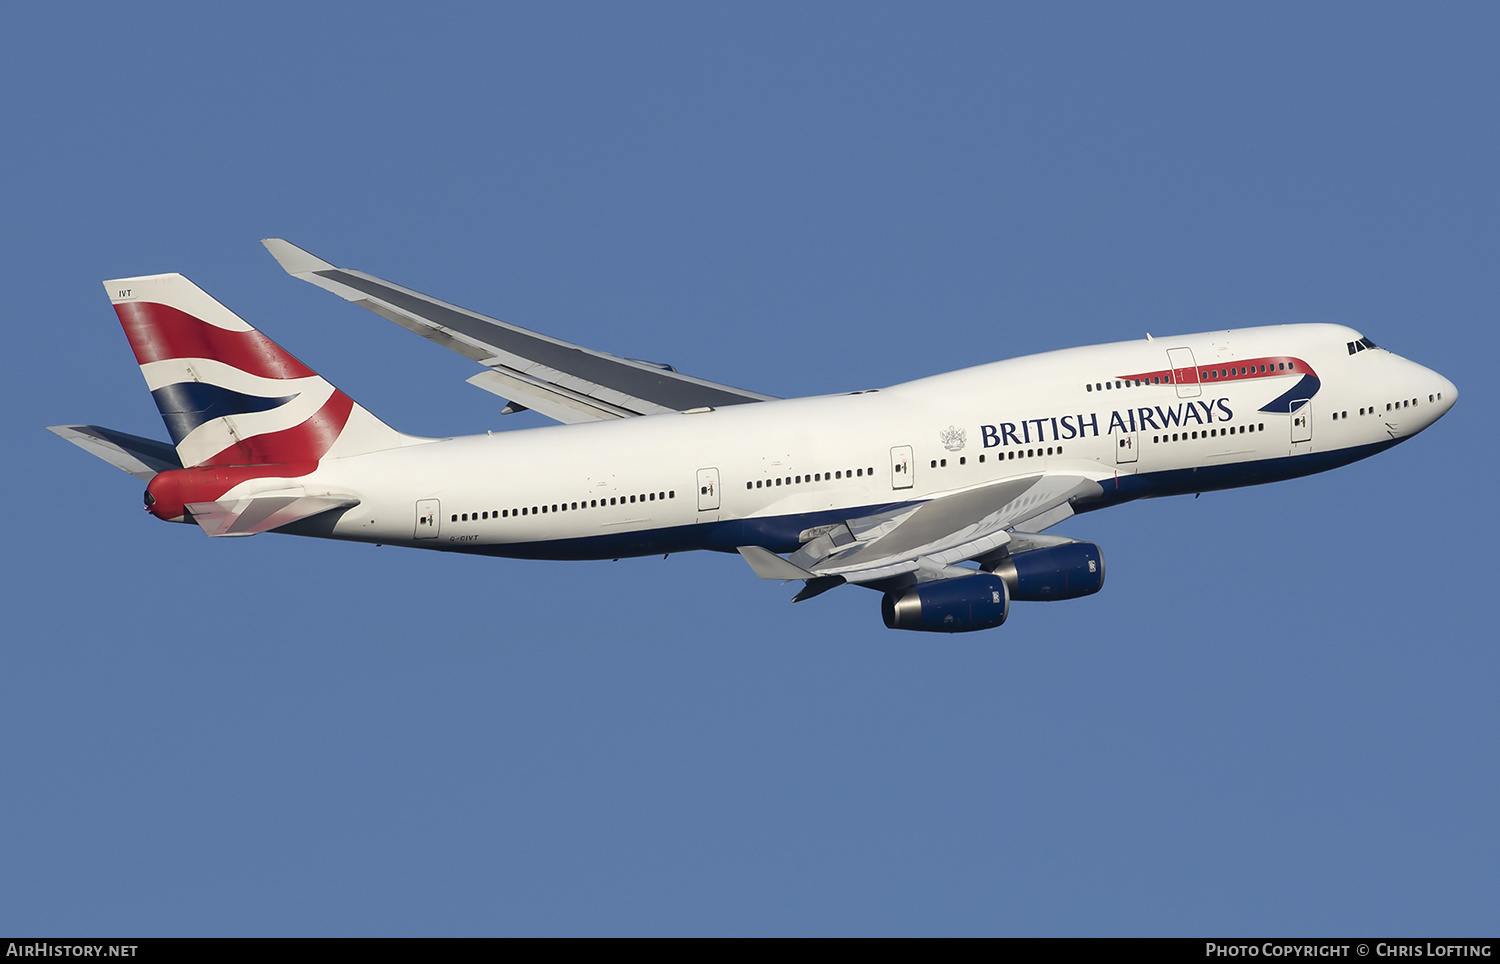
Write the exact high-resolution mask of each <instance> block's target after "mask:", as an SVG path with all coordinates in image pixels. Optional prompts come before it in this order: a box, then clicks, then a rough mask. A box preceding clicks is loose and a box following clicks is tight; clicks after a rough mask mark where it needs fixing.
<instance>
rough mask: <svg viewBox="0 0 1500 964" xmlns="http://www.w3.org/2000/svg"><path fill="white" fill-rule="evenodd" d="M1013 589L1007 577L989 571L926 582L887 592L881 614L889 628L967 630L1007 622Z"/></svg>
mask: <svg viewBox="0 0 1500 964" xmlns="http://www.w3.org/2000/svg"><path fill="white" fill-rule="evenodd" d="M1009 612H1010V593H1009V591H1008V590H1007V589H1006V588H1005V580H1003V579H1001V578H1000V577H999V576H992V575H990V574H989V573H983V572H982V573H979V574H978V575H974V576H964V577H962V578H960V579H943V580H940V581H938V582H924V583H921V584H920V585H916V586H913V587H912V588H910V589H898V590H894V591H892V592H888V593H886V594H885V598H884V599H882V600H881V601H880V614H881V616H883V617H885V625H886V628H887V629H914V630H917V631H918V632H924V633H968V632H973V631H974V630H976V629H990V628H992V627H995V626H998V625H1000V624H1001V623H1003V622H1005V617H1006V615H1007V614H1008V613H1009Z"/></svg>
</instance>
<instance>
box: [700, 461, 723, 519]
mask: <svg viewBox="0 0 1500 964" xmlns="http://www.w3.org/2000/svg"><path fill="white" fill-rule="evenodd" d="M718 507H719V470H718V469H699V470H698V511H699V512H704V511H707V510H710V509H717V508H718Z"/></svg>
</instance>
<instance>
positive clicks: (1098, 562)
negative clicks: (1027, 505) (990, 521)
mask: <svg viewBox="0 0 1500 964" xmlns="http://www.w3.org/2000/svg"><path fill="white" fill-rule="evenodd" d="M990 571H991V572H993V573H994V574H995V575H996V576H999V577H1000V578H1001V579H1003V580H1004V581H1005V585H1006V588H1008V589H1009V590H1010V598H1012V599H1017V600H1020V601H1022V602H1052V601H1055V600H1058V599H1077V598H1078V597H1080V596H1092V595H1093V594H1094V593H1096V592H1098V591H1099V590H1100V589H1102V588H1103V587H1104V553H1103V552H1101V551H1100V549H1099V547H1098V546H1097V545H1095V544H1094V543H1092V542H1069V543H1067V544H1066V545H1061V546H1048V547H1047V548H1045V549H1032V550H1030V551H1028V552H1018V553H1016V554H1015V555H1013V556H1006V557H1005V558H1004V559H1002V560H1000V562H999V564H997V565H996V566H995V568H993V569H991V570H990Z"/></svg>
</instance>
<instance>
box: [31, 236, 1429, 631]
mask: <svg viewBox="0 0 1500 964" xmlns="http://www.w3.org/2000/svg"><path fill="white" fill-rule="evenodd" d="M264 243H265V245H266V247H267V248H268V249H269V250H270V252H271V254H272V255H274V256H275V257H276V259H277V261H279V262H280V263H281V265H282V267H283V268H285V269H286V270H287V272H288V273H290V274H291V275H293V276H294V277H297V278H301V279H303V280H304V281H308V282H311V283H312V284H315V285H317V286H318V287H320V288H325V289H327V290H328V291H331V292H333V293H334V294H336V295H338V296H339V297H341V298H344V299H345V300H348V301H352V302H354V303H355V304H357V305H360V306H361V307H364V308H368V309H370V310H371V311H373V312H375V313H376V314H378V315H380V316H382V317H384V318H387V319H389V320H391V321H394V322H395V323H396V324H398V325H401V326H403V327H405V328H408V329H410V330H411V331H414V332H416V333H417V334H419V335H422V336H423V337H425V338H428V339H430V340H432V341H435V342H437V343H438V344H440V345H442V346H444V347H446V348H450V349H452V350H453V351H456V352H458V353H460V354H462V355H465V356H466V357H468V358H470V359H472V360H474V361H476V362H478V363H479V364H480V365H481V366H483V368H484V371H482V372H480V373H479V374H477V375H475V376H474V377H473V378H471V379H469V381H470V382H472V383H473V384H475V385H477V386H479V387H480V388H483V389H486V390H487V391H490V392H493V393H495V394H496V395H499V396H502V397H503V398H504V399H505V400H506V402H507V404H506V406H505V408H504V409H503V411H504V412H506V413H510V412H516V411H521V410H524V409H528V408H529V409H532V410H534V411H536V412H538V413H540V414H542V415H544V416H546V417H548V418H551V419H553V420H555V421H558V422H561V423H564V424H562V425H559V426H552V427H545V428H534V429H527V430H518V431H511V432H500V433H496V434H486V435H476V436H467V437H462V438H444V439H428V438H418V437H415V436H411V435H406V434H403V433H401V432H398V431H396V430H395V429H393V428H390V427H389V426H387V425H386V424H385V423H384V422H382V421H380V420H379V419H378V418H376V417H375V416H374V415H372V414H370V412H368V411H366V410H365V409H364V408H362V407H360V406H359V405H358V404H356V403H355V402H354V401H352V400H351V399H350V398H349V397H348V396H347V395H345V394H344V393H343V392H340V391H339V390H338V389H336V388H334V387H333V386H332V385H331V384H329V383H328V382H327V381H325V380H323V378H321V377H320V376H319V375H318V374H317V373H316V372H314V371H313V370H312V369H310V368H308V367H307V366H306V365H303V364H302V363H301V362H299V361H298V360H297V359H295V358H293V357H292V356H291V355H290V354H288V353H287V352H286V351H285V350H283V349H282V348H281V347H280V346H279V345H277V344H276V343H275V342H273V341H271V340H270V339H269V338H267V337H266V336H265V335H263V334H261V333H260V332H259V331H257V330H256V329H254V328H252V327H251V326H250V325H249V324H247V323H245V322H244V321H243V320H241V319H240V318H239V317H238V316H237V315H235V314H234V313H233V312H231V311H229V309H227V308H225V307H224V306H223V305H221V304H219V303H218V302H217V301H215V300H214V299H213V298H211V297H210V296H209V295H208V294H207V293H205V292H204V291H203V290H202V289H200V288H199V287H197V286H196V285H194V284H193V283H192V282H191V281H189V280H188V279H187V278H184V277H183V276H182V275H180V274H162V275H150V276H147V277H140V278H123V279H120V280H118V281H107V282H105V283H104V286H105V289H106V290H107V291H108V293H109V298H110V301H111V302H112V303H113V304H114V308H115V313H116V314H117V315H118V316H119V319H120V323H121V325H123V326H124V328H125V335H126V337H127V338H128V339H129V340H130V346H131V348H132V349H134V351H135V357H136V360H137V361H138V362H139V363H140V366H141V374H143V375H144V376H145V378H146V386H147V388H149V389H150V390H151V395H152V397H153V398H154V399H155V400H156V405H157V408H158V409H159V410H160V411H161V416H162V420H163V421H164V422H166V426H167V432H168V433H169V434H170V435H171V437H172V442H171V444H168V443H165V442H156V441H152V440H150V439H144V438H140V437H138V436H134V435H127V434H125V433H123V432H117V431H113V430H111V429H106V428H100V427H98V426H94V425H60V426H54V427H52V431H54V432H56V433H57V434H58V435H61V436H62V437H63V438H66V439H68V440H69V441H71V442H74V443H76V444H78V445H79V446H81V447H82V448H84V449H86V450H87V451H89V452H91V453H92V454H94V455H97V456H99V457H100V458H103V459H104V460H106V461H108V462H110V463H111V464H113V465H115V466H118V467H119V468H122V469H124V470H125V471H127V472H129V473H131V474H132V475H134V476H136V477H137V478H139V479H141V480H142V481H144V482H145V483H146V496H145V498H146V509H147V511H149V512H150V513H151V514H152V515H154V516H156V517H157V518H158V519H162V520H164V521H167V522H185V523H190V524H194V525H197V526H198V527H200V528H201V529H202V530H203V531H204V532H205V533H207V534H208V535H210V536H248V535H254V534H256V533H259V532H269V531H276V532H285V533H291V534H295V535H303V536H316V537H319V538H324V539H343V540H348V541H353V542H372V543H381V544H388V545H402V546H410V547H413V548H417V549H440V550H443V551H447V552H466V553H472V554H474V555H486V556H511V557H517V558H529V559H614V558H620V557H623V556H642V555H649V554H654V553H671V552H683V551H685V550H688V549H711V550H716V551H720V552H738V553H739V554H740V555H741V556H743V557H744V559H745V561H746V562H747V563H749V566H750V568H751V569H752V570H754V572H755V574H756V575H757V576H759V577H760V578H762V579H777V580H786V581H792V580H798V581H801V582H802V583H803V586H802V589H801V591H799V592H798V593H797V595H796V596H795V597H794V601H797V600H803V599H809V598H811V597H813V596H816V595H818V594H819V593H822V592H825V591H827V590H829V589H833V588H835V587H837V586H840V585H843V584H844V583H850V584H853V585H858V586H864V587H866V588H870V589H874V590H877V591H878V592H881V593H883V594H884V598H883V601H882V605H881V611H882V614H883V616H884V618H885V624H886V626H888V627H890V628H892V629H912V630H922V631H929V632H950V633H951V632H966V631H969V630H977V629H988V628H991V627H994V626H999V625H1000V624H1002V623H1003V622H1005V618H1006V615H1007V614H1008V612H1009V608H1010V603H1011V601H1012V600H1027V601H1029V600H1058V599H1074V598H1077V597H1080V596H1087V595H1089V594H1091V593H1095V592H1098V591H1099V588H1100V587H1101V586H1102V585H1103V583H1104V558H1103V555H1102V554H1101V552H1100V549H1099V547H1098V546H1097V545H1095V544H1093V543H1090V542H1080V541H1077V540H1074V539H1069V538H1065V537H1062V536H1056V535H1046V534H1044V531H1045V530H1046V529H1048V528H1050V527H1052V526H1054V525H1056V524H1057V523H1059V522H1062V521H1063V520H1064V519H1067V518H1069V517H1070V516H1072V515H1074V514H1075V513H1080V512H1087V511H1092V510H1094V509H1102V508H1105V507H1108V506H1112V505H1117V504H1119V503H1121V502H1127V501H1130V500H1132V499H1140V498H1148V497H1152V496H1165V495H1182V494H1186V493H1199V492H1207V491H1210V490H1213V489H1227V488H1233V487H1236V486H1242V485H1255V484H1257V483H1261V482H1274V481H1277V480H1281V479H1290V478H1294V477H1296V476H1301V475H1309V474H1311V473H1313V472H1322V471H1324V470H1325V469H1331V468H1335V467H1337V466H1340V465H1345V464H1347V463H1349V462H1354V461H1358V460H1359V459H1363V458H1365V457H1367V456H1371V455H1374V454H1375V453H1377V452H1380V451H1382V450H1383V449H1387V448H1390V447H1391V446H1392V445H1395V444H1397V443H1398V442H1403V441H1405V440H1406V439H1408V438H1410V437H1411V436H1413V435H1415V434H1416V433H1418V432H1420V431H1422V430H1423V429H1424V428H1426V427H1427V426H1429V425H1431V424H1432V423H1433V422H1435V421H1437V420H1438V419H1439V418H1440V417H1442V415H1443V414H1444V413H1445V412H1447V411H1448V409H1450V408H1452V407H1453V403H1454V401H1455V400H1456V399H1457V397H1458V393H1457V391H1456V390H1455V389H1454V387H1453V383H1452V382H1450V381H1448V380H1447V379H1446V378H1444V377H1443V376H1441V375H1439V374H1438V373H1436V372H1434V371H1431V370H1430V369H1427V368H1423V367H1422V366H1421V365H1418V364H1416V363H1414V362H1410V361H1407V360H1406V359H1405V358H1402V357H1400V356H1398V355H1394V354H1392V353H1390V352H1388V351H1385V350H1383V349H1381V348H1378V347H1376V345H1375V344H1374V343H1373V342H1371V341H1370V340H1369V339H1368V338H1366V337H1364V336H1363V335H1362V334H1361V333H1360V332H1357V331H1353V330H1351V329H1349V328H1344V327H1341V326H1339V325H1327V324H1315V325H1278V326H1272V327H1266V328H1245V329H1238V330H1232V331H1217V332H1208V333H1204V334H1198V335H1181V336H1174V337H1170V338H1155V339H1153V338H1151V337H1149V336H1148V337H1147V338H1146V339H1144V340H1141V341H1127V342H1119V343H1117V344H1112V345H1095V346H1092V347H1088V348H1070V349H1066V350H1063V351H1053V352H1047V353H1045V354H1041V355H1032V356H1029V357H1025V358H1013V359H1010V360H1008V361H997V362H993V363H990V364H987V365H980V366H977V367H974V368H966V369H963V370H961V371H956V372H950V373H948V374H945V375H935V376H933V377H930V378H922V379H918V380H917V381H912V382H906V383H904V384H901V385H893V386H891V387H889V388H881V389H876V390H872V391H863V392H852V393H849V394H844V395H825V396H820V397H814V398H795V399H778V398H773V397H771V396H769V395H762V394H760V393H758V392H753V391H747V390H745V389H740V388H731V387H729V386H727V385H720V384H716V383H714V382H710V381H705V380H704V379H701V378H694V377H692V376H690V375H684V374H682V373H680V372H678V371H676V370H675V369H674V368H672V367H671V366H670V365H662V364H653V363H651V362H644V361H637V360H635V359H630V358H621V357H618V356H615V355H609V354H606V353H604V352H599V351H593V350H591V349H588V348H583V347H581V346H578V345H572V344H569V343H567V342H564V341H559V340H558V339H556V338H549V337H548V336H546V335H541V334H538V333H536V332H533V331H528V330H527V329H525V328H520V327H517V326H516V325H511V324H507V323H506V322H503V321H498V320H496V319H494V318H488V317H485V316H484V315H480V314H476V313H474V312H472V311H468V310H466V309H463V308H459V307H457V306H455V305H451V304H448V303H446V302H443V301H439V300H437V299H436V298H431V297H428V296H427V295H424V294H421V293H419V292H416V291H413V290H411V289H410V288H404V287H402V286H400V285H396V284H392V283H391V282H389V281H382V280H381V279H379V278H376V277H374V276H372V275H368V274H365V273H364V272H362V271H354V270H350V269H347V268H336V267H334V266H333V265H331V264H329V263H328V262H326V261H323V260H321V259H319V258H316V257H314V256H313V255H311V254H309V253H307V252H306V251H303V250H302V249H301V248H298V247H296V246H294V245H292V244H289V243H288V242H286V241H282V240H280V239H272V240H268V241H266V242H264Z"/></svg>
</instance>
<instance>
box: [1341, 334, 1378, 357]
mask: <svg viewBox="0 0 1500 964" xmlns="http://www.w3.org/2000/svg"><path fill="white" fill-rule="evenodd" d="M1346 344H1347V347H1348V348H1349V354H1351V355H1352V354H1354V353H1355V352H1357V351H1364V350H1365V349H1366V348H1376V347H1379V346H1377V345H1376V344H1375V343H1374V342H1373V341H1371V340H1370V339H1368V338H1361V339H1360V340H1359V341H1351V342H1347V343H1346Z"/></svg>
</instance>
